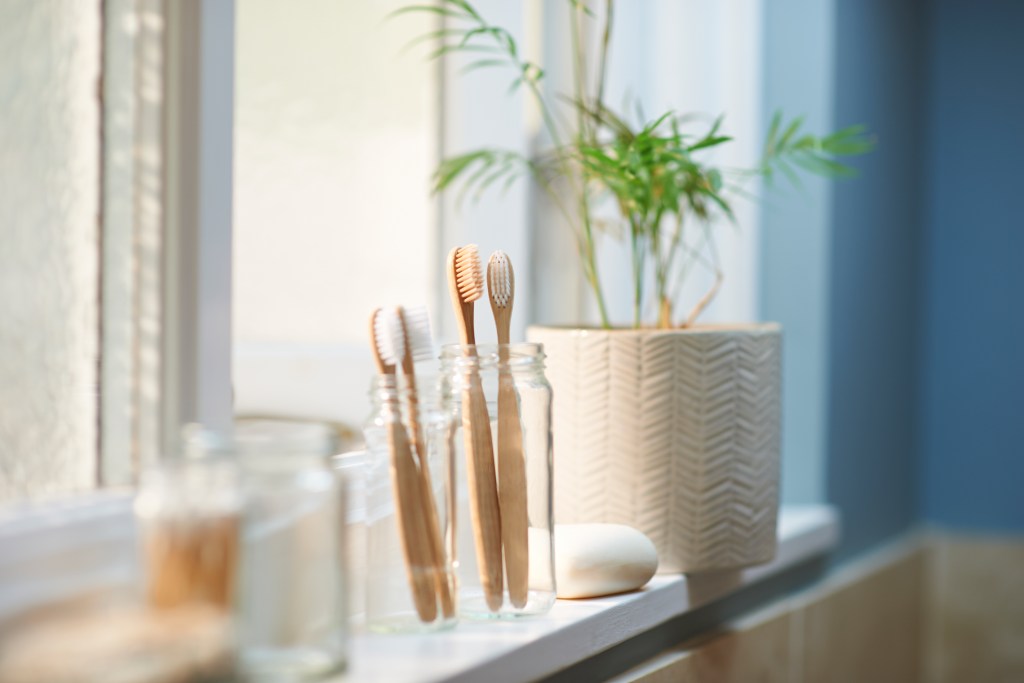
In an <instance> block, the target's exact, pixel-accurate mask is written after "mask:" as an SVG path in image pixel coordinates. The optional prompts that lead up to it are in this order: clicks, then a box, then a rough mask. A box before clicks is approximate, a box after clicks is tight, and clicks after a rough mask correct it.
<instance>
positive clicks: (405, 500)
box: [388, 420, 437, 623]
mask: <svg viewBox="0 0 1024 683" xmlns="http://www.w3.org/2000/svg"><path fill="white" fill-rule="evenodd" d="M388 445H389V446H390V448H391V468H390V469H391V490H392V498H393V500H394V503H395V518H396V521H397V523H398V536H399V540H400V541H401V544H402V552H403V553H404V555H405V569H406V574H407V575H408V578H409V588H410V589H411V591H412V598H413V604H414V605H415V606H416V613H417V614H418V615H419V617H420V620H421V621H423V622H424V623H430V622H432V621H434V619H436V618H437V600H436V599H435V595H434V577H433V574H434V568H433V563H432V562H431V554H432V553H431V551H430V548H429V545H428V540H427V526H426V521H425V520H424V519H423V513H422V510H423V506H422V505H421V504H420V502H419V500H420V495H419V493H420V491H419V483H418V481H417V480H418V479H419V475H418V474H417V473H416V462H415V461H414V460H413V458H412V451H411V450H410V449H409V437H408V435H406V433H405V427H404V426H403V425H402V423H401V421H400V420H394V421H391V422H389V424H388Z"/></svg>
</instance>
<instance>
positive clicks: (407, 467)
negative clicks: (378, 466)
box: [370, 308, 437, 623]
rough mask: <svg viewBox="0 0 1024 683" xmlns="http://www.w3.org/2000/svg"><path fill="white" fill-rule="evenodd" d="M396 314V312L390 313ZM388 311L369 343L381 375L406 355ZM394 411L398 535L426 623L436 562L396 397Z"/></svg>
mask: <svg viewBox="0 0 1024 683" xmlns="http://www.w3.org/2000/svg"><path fill="white" fill-rule="evenodd" d="M390 315H391V316H393V315H394V313H393V312H391V313H390ZM388 317H389V314H388V313H385V312H384V311H383V310H381V309H379V308H378V309H377V310H375V311H374V312H373V314H372V315H371V316H370V339H371V340H372V342H371V344H370V346H371V348H372V349H373V358H374V361H375V362H376V363H377V371H378V372H379V373H380V375H381V376H382V377H388V376H394V375H395V365H396V363H397V362H398V360H399V359H401V358H403V357H404V355H405V351H404V349H402V348H400V347H402V346H404V344H403V341H404V340H403V339H402V336H400V335H396V334H395V331H396V330H398V325H395V324H394V322H393V319H392V321H391V324H388V322H389V321H388ZM384 409H385V410H390V411H392V413H393V414H392V418H393V419H390V420H387V421H386V424H385V428H386V429H387V435H388V447H389V449H390V450H391V489H392V497H393V498H394V503H395V516H396V521H397V522H398V536H399V539H400V541H401V545H402V552H403V553H404V554H405V568H406V572H407V574H408V578H409V588H410V589H411V590H412V598H413V603H414V604H415V606H416V613H417V614H418V615H419V617H420V620H422V621H423V622H426V623H430V622H432V621H434V619H435V618H436V617H437V600H436V596H435V594H434V579H433V576H432V574H433V573H434V572H433V563H432V562H431V559H430V558H431V555H432V553H431V551H430V547H429V545H428V543H427V524H426V521H425V520H424V519H423V514H422V510H423V507H422V504H421V503H420V502H419V499H420V489H419V482H418V479H419V474H418V473H417V469H416V461H415V460H413V457H412V450H411V449H410V446H409V436H408V434H406V431H405V427H404V426H403V425H402V420H401V409H400V407H399V405H398V402H397V401H394V402H392V403H391V405H385V406H384Z"/></svg>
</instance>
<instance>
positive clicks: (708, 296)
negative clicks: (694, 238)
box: [680, 223, 723, 327]
mask: <svg viewBox="0 0 1024 683" xmlns="http://www.w3.org/2000/svg"><path fill="white" fill-rule="evenodd" d="M704 236H705V242H706V244H707V247H708V252H709V253H710V254H711V261H712V263H713V265H714V269H715V281H714V282H713V283H712V284H711V287H710V288H709V289H708V291H707V292H705V293H704V296H702V297H701V298H700V301H698V302H697V304H696V305H695V306H694V307H693V308H692V309H690V313H689V315H687V316H686V320H685V321H684V322H683V324H682V325H680V327H690V326H691V325H693V323H694V322H695V321H696V320H697V318H698V317H699V316H700V314H701V313H703V312H704V309H705V308H707V307H708V305H709V304H710V303H711V302H712V301H713V300H714V298H715V296H716V295H717V294H718V290H719V289H720V288H721V287H722V279H723V275H722V268H721V265H720V262H719V260H718V248H717V247H716V245H715V240H714V238H713V237H712V236H711V232H710V229H709V227H708V225H707V224H706V223H705V224H704Z"/></svg>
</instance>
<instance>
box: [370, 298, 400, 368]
mask: <svg viewBox="0 0 1024 683" xmlns="http://www.w3.org/2000/svg"><path fill="white" fill-rule="evenodd" d="M373 334H374V336H375V337H376V339H377V351H378V352H379V353H380V357H381V360H383V361H384V362H385V363H386V364H387V365H398V364H400V363H401V362H402V356H404V355H405V339H404V336H403V335H402V325H401V321H400V320H399V318H398V311H397V310H396V309H394V308H387V309H381V310H380V312H378V313H377V317H376V318H374V320H373Z"/></svg>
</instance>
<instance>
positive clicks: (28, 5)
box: [0, 0, 101, 501]
mask: <svg viewBox="0 0 1024 683" xmlns="http://www.w3.org/2000/svg"><path fill="white" fill-rule="evenodd" d="M100 7H101V4H100V2H99V1H98V0H95V1H93V2H83V1H82V0H61V1H51V2H38V0H4V1H3V2H2V3H0V112H2V115H0V116H2V118H0V501H4V500H11V499H14V498H19V497H23V496H26V495H38V494H46V493H55V492H64V491H69V490H77V489H84V488H90V487H92V486H94V485H95V482H96V466H97V463H96V459H97V391H96V387H97V360H98V344H99V342H98V339H99V331H98V310H99V304H98V301H99V267H98V263H99V234H98V227H97V226H98V219H99V183H100V176H99V165H100V147H99V145H100V136H99V130H100V125H99V123H100V103H99V100H98V97H97V84H98V79H99V74H100V55H101V51H100V40H101V30H100Z"/></svg>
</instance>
